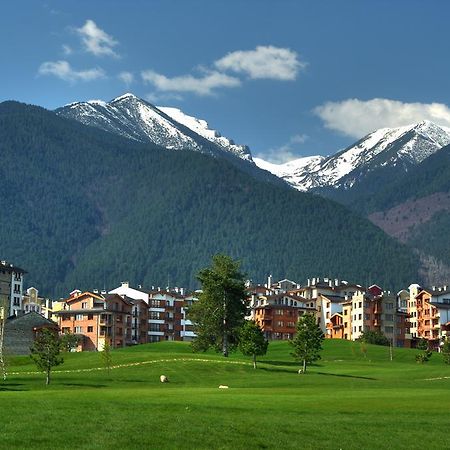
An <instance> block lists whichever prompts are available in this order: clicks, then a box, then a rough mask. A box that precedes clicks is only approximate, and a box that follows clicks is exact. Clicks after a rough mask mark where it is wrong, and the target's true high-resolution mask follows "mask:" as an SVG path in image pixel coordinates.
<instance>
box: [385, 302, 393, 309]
mask: <svg viewBox="0 0 450 450" xmlns="http://www.w3.org/2000/svg"><path fill="white" fill-rule="evenodd" d="M386 309H394V304H393V303H386Z"/></svg>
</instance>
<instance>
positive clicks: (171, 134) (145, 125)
mask: <svg viewBox="0 0 450 450" xmlns="http://www.w3.org/2000/svg"><path fill="white" fill-rule="evenodd" d="M55 112H56V114H58V115H60V116H62V117H66V118H70V119H75V120H78V121H79V122H81V123H84V124H85V125H91V126H94V127H97V128H101V129H102V130H105V131H109V132H112V133H115V134H119V135H121V136H124V137H126V138H130V139H134V140H136V141H140V142H150V143H152V144H156V145H159V146H161V147H164V148H167V149H171V150H193V151H198V152H201V153H206V154H210V155H214V156H223V155H222V153H226V154H231V155H233V156H236V157H238V158H241V159H243V160H245V161H249V162H251V161H252V156H251V153H250V151H249V149H248V147H247V146H245V145H236V144H235V143H234V142H233V141H232V140H231V139H228V138H225V137H222V136H221V135H220V133H219V132H218V131H216V130H211V129H210V128H209V126H208V123H207V122H206V121H205V120H199V119H196V118H195V117H192V116H188V115H187V114H184V113H183V112H182V111H181V110H179V109H177V108H166V107H156V106H153V105H152V104H150V103H149V102H146V101H145V100H142V99H140V98H138V97H136V96H135V95H133V94H131V93H127V94H124V95H121V96H120V97H117V98H115V99H113V100H111V101H110V102H104V101H102V100H90V101H87V102H77V103H71V104H69V105H66V106H63V107H62V108H58V109H57V110H56V111H55Z"/></svg>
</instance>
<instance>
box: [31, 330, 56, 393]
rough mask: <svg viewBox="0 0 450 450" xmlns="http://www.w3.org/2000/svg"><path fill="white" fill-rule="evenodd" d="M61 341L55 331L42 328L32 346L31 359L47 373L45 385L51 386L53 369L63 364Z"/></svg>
mask: <svg viewBox="0 0 450 450" xmlns="http://www.w3.org/2000/svg"><path fill="white" fill-rule="evenodd" d="M60 353H61V339H60V338H59V336H58V333H57V332H56V331H55V330H52V329H49V328H42V329H41V330H40V331H39V332H38V336H37V338H36V339H35V341H34V343H33V345H32V346H31V355H30V357H31V359H32V360H33V361H34V362H35V364H36V366H37V368H38V369H39V370H41V371H42V372H45V373H46V380H45V384H47V385H48V384H50V373H51V370H52V368H53V367H55V366H59V365H60V364H62V363H63V361H64V360H63V358H62V357H61V356H60Z"/></svg>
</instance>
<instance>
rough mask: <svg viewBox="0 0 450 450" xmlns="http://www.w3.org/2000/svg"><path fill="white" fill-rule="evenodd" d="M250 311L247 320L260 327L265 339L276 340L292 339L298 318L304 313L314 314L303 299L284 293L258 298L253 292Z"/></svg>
mask: <svg viewBox="0 0 450 450" xmlns="http://www.w3.org/2000/svg"><path fill="white" fill-rule="evenodd" d="M267 292H272V291H270V290H268V291H267ZM250 310H251V314H250V316H249V318H251V319H253V320H254V321H255V322H256V323H257V324H258V325H259V326H260V327H261V329H262V330H263V332H264V335H265V336H266V339H277V340H278V339H292V338H293V337H294V334H295V329H296V326H297V321H298V318H299V316H301V315H303V314H305V312H310V313H312V314H315V312H316V310H315V308H312V307H308V306H306V305H305V303H304V298H302V297H300V296H298V295H291V294H288V293H286V292H284V293H277V294H269V295H259V296H258V295H256V294H255V292H254V291H253V292H252V296H251V299H250Z"/></svg>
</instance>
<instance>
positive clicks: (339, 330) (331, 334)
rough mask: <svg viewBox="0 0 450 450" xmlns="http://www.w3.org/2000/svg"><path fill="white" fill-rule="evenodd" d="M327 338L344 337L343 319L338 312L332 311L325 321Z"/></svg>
mask: <svg viewBox="0 0 450 450" xmlns="http://www.w3.org/2000/svg"><path fill="white" fill-rule="evenodd" d="M325 337H326V338H327V339H344V320H343V316H342V314H340V313H334V314H333V315H332V316H331V317H330V321H329V322H327V329H326V332H325Z"/></svg>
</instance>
